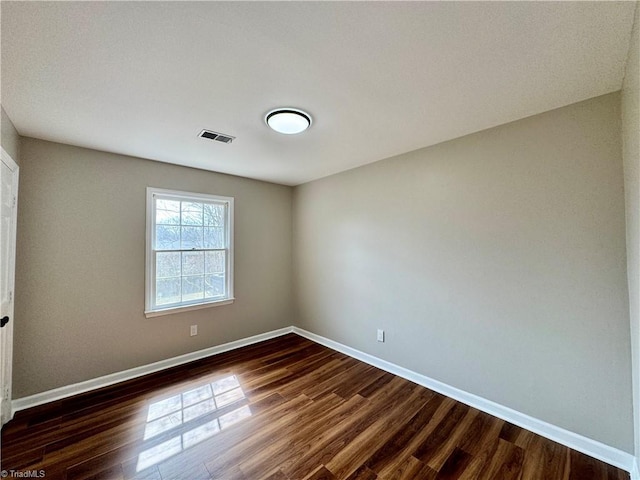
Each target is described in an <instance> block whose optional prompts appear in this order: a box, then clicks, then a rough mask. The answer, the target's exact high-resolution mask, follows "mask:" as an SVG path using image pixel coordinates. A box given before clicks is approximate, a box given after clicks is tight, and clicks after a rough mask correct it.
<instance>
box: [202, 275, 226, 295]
mask: <svg viewBox="0 0 640 480" xmlns="http://www.w3.org/2000/svg"><path fill="white" fill-rule="evenodd" d="M204 284H205V286H204V289H205V296H206V297H207V298H212V297H220V296H222V295H224V294H225V288H224V287H225V285H224V284H225V279H224V274H219V275H205V276H204Z"/></svg>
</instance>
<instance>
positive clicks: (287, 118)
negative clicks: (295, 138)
mask: <svg viewBox="0 0 640 480" xmlns="http://www.w3.org/2000/svg"><path fill="white" fill-rule="evenodd" d="M264 121H265V123H266V124H267V125H269V127H270V128H271V129H273V130H275V131H276V132H278V133H283V134H285V135H295V134H296V133H302V132H304V131H305V130H306V129H307V128H309V127H310V126H311V122H312V120H311V115H309V114H308V113H307V112H304V111H302V110H298V109H297V108H276V109H275V110H271V111H270V112H269V113H267V114H266V115H265V117H264Z"/></svg>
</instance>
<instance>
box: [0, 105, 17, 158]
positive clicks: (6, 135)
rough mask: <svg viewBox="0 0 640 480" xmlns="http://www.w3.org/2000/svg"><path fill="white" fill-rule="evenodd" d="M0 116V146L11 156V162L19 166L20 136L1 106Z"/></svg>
mask: <svg viewBox="0 0 640 480" xmlns="http://www.w3.org/2000/svg"><path fill="white" fill-rule="evenodd" d="M0 115H1V117H0V131H1V132H2V135H1V137H0V145H2V148H4V149H5V151H6V152H7V153H8V154H9V155H11V158H12V159H13V161H14V162H16V163H17V164H18V165H20V136H19V135H18V132H17V131H16V128H15V127H14V126H13V122H12V121H11V119H10V118H9V116H8V115H7V112H5V111H4V108H2V107H1V106H0Z"/></svg>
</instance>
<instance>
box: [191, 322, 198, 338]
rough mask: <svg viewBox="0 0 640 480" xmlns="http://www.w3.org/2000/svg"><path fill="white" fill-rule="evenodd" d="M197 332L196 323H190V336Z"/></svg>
mask: <svg viewBox="0 0 640 480" xmlns="http://www.w3.org/2000/svg"><path fill="white" fill-rule="evenodd" d="M197 334H198V325H191V336H192V337H193V336H195V335H197Z"/></svg>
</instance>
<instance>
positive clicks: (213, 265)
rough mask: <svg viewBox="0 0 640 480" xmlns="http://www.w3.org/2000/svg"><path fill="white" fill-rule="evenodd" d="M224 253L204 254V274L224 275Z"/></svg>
mask: <svg viewBox="0 0 640 480" xmlns="http://www.w3.org/2000/svg"><path fill="white" fill-rule="evenodd" d="M224 264H225V252H206V253H205V260H204V272H205V273H224V271H225V268H224Z"/></svg>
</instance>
